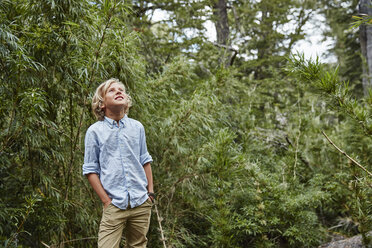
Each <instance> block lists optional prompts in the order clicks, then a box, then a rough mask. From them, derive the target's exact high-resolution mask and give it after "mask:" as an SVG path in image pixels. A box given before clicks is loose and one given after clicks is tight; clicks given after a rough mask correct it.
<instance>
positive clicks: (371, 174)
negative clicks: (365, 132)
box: [322, 131, 372, 177]
mask: <svg viewBox="0 0 372 248" xmlns="http://www.w3.org/2000/svg"><path fill="white" fill-rule="evenodd" d="M322 134H323V135H324V137H326V139H327V140H328V141H329V143H330V144H331V145H333V146H334V147H335V148H336V149H337V150H338V151H339V152H340V153H342V154H343V155H345V156H346V157H347V158H348V159H349V160H350V161H351V162H353V163H354V164H356V165H357V166H358V167H359V168H361V169H362V170H364V171H365V172H367V174H368V175H369V176H371V177H372V173H371V172H369V171H368V170H367V169H366V168H364V167H363V166H362V165H361V164H359V163H358V162H357V161H355V160H354V159H353V158H352V157H350V156H349V155H347V154H346V152H344V151H343V150H341V149H340V148H338V147H337V146H336V145H335V143H333V141H332V140H331V139H330V138H329V137H328V136H327V135H326V134H325V132H324V131H322Z"/></svg>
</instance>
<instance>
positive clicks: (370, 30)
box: [359, 0, 372, 96]
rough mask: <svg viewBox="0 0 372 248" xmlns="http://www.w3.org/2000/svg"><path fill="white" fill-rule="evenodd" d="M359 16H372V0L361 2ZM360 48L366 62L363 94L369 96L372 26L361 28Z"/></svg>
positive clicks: (371, 73) (362, 0)
mask: <svg viewBox="0 0 372 248" xmlns="http://www.w3.org/2000/svg"><path fill="white" fill-rule="evenodd" d="M359 14H364V15H368V16H372V1H371V0H360V2H359ZM360 46H361V50H362V55H363V57H364V59H365V61H366V63H363V74H364V76H363V92H364V95H365V96H367V95H368V90H369V89H372V25H370V24H363V25H361V26H360Z"/></svg>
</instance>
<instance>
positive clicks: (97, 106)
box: [92, 78, 132, 121]
mask: <svg viewBox="0 0 372 248" xmlns="http://www.w3.org/2000/svg"><path fill="white" fill-rule="evenodd" d="M113 83H118V84H120V85H121V86H122V87H123V89H124V94H125V95H126V97H125V99H126V101H127V104H126V105H125V109H124V113H125V114H128V112H129V108H130V107H131V106H132V99H131V97H130V96H129V95H128V94H127V93H126V92H125V86H124V84H123V83H122V82H120V81H119V80H118V79H116V78H110V79H109V80H107V81H105V82H103V83H101V84H100V85H99V86H98V87H97V89H96V92H95V93H94V96H93V98H92V110H93V114H94V115H95V116H96V118H97V119H98V120H100V121H102V120H103V119H104V117H105V111H104V109H103V108H102V103H103V99H104V98H105V96H106V93H107V90H108V88H110V86H111V84H113Z"/></svg>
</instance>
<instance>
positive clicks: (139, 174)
mask: <svg viewBox="0 0 372 248" xmlns="http://www.w3.org/2000/svg"><path fill="white" fill-rule="evenodd" d="M119 123H120V125H119V126H118V124H117V122H116V121H115V120H112V119H110V118H107V117H105V118H104V120H103V121H98V122H96V123H94V124H93V125H91V126H90V127H89V128H88V130H87V132H86V135H85V153H84V164H83V175H87V174H90V173H96V174H98V175H99V178H100V180H101V183H102V186H103V188H104V189H105V191H106V193H107V194H108V196H109V197H110V198H111V199H112V202H111V203H112V204H114V205H115V206H117V207H118V208H120V209H126V208H127V207H128V200H129V201H130V206H131V207H137V206H139V205H141V204H142V203H144V202H145V201H146V200H147V198H148V195H147V178H146V174H145V170H144V169H143V165H145V164H146V163H148V162H152V158H151V156H150V154H149V153H148V151H147V146H146V137H145V129H144V127H143V125H142V124H141V123H140V122H139V121H136V120H134V119H131V118H128V116H127V115H125V116H124V118H123V119H121V120H120V121H119Z"/></svg>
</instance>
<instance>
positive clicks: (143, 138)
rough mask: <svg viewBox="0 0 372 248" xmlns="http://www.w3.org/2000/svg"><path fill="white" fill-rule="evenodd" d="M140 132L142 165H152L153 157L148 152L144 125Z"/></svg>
mask: <svg viewBox="0 0 372 248" xmlns="http://www.w3.org/2000/svg"><path fill="white" fill-rule="evenodd" d="M140 132H141V133H140V163H141V165H142V166H143V165H145V164H146V163H151V162H152V157H151V155H150V154H149V152H148V151H147V145H146V135H145V128H144V127H143V126H142V125H141V131H140Z"/></svg>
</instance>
